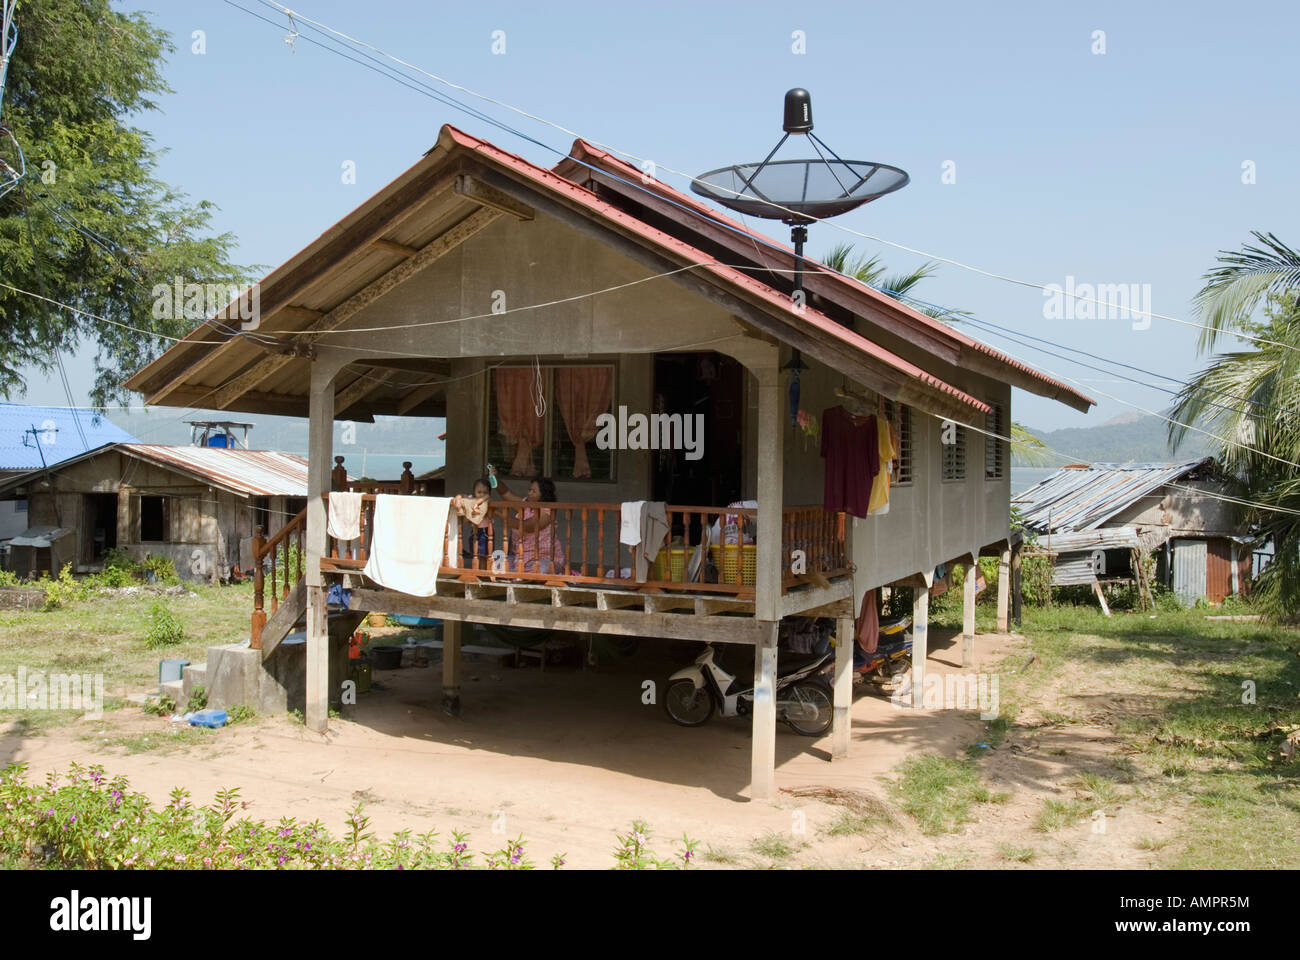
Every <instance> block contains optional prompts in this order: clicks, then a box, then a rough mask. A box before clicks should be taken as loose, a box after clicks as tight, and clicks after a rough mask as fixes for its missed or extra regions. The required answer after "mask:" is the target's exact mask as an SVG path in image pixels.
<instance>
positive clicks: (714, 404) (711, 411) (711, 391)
mask: <svg viewBox="0 0 1300 960" xmlns="http://www.w3.org/2000/svg"><path fill="white" fill-rule="evenodd" d="M744 382H745V371H744V368H743V367H742V366H741V365H740V364H739V363H737V362H736V361H735V360H733V359H731V358H730V357H725V356H723V355H721V354H718V353H713V352H708V353H673V354H661V355H659V356H656V357H655V381H654V411H653V412H655V413H667V414H670V415H671V414H681V415H682V416H683V418H685V417H686V416H694V415H696V414H701V415H703V418H704V435H703V443H702V445H701V447H700V448H699V450H698V453H699V457H698V459H688V452H687V451H685V450H660V451H658V452H657V453H656V454H655V456H654V460H653V466H652V468H651V470H652V477H651V485H650V486H651V498H652V499H654V500H662V501H665V502H667V503H680V504H690V505H701V506H725V505H727V504H729V503H732V502H734V501H736V500H739V499H740V492H741V484H742V482H743V478H744V456H743V452H744V451H743V445H744V406H745V404H744ZM696 422H698V421H696ZM693 455H694V454H692V456H693Z"/></svg>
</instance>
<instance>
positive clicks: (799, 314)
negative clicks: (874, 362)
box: [442, 124, 991, 413]
mask: <svg viewBox="0 0 1300 960" xmlns="http://www.w3.org/2000/svg"><path fill="white" fill-rule="evenodd" d="M442 132H443V134H444V135H447V136H449V137H451V139H452V140H453V141H454V142H455V143H457V144H459V145H460V146H462V147H465V148H467V149H470V150H473V151H475V152H476V153H478V154H479V155H480V156H483V157H486V158H489V159H491V160H493V161H494V162H496V163H497V164H499V165H501V166H503V167H506V168H508V169H510V170H513V171H515V172H516V173H519V174H522V175H523V176H525V177H527V178H528V179H530V180H532V181H534V182H535V183H537V184H538V185H539V186H541V187H544V188H545V189H547V190H548V191H550V192H551V193H558V194H562V195H564V196H567V197H569V198H570V199H573V200H576V201H577V202H579V203H580V204H582V205H583V206H584V207H585V208H587V209H588V210H590V211H591V212H593V213H595V214H598V215H599V216H601V217H603V218H604V219H606V220H610V221H612V222H614V223H617V224H619V225H620V226H621V227H624V228H625V229H628V230H630V231H631V232H633V233H635V234H637V235H639V236H641V237H643V238H645V239H647V240H650V241H651V242H653V243H654V244H656V245H657V246H659V247H661V248H663V249H666V250H669V251H671V252H673V253H675V254H677V255H679V256H681V257H685V258H687V260H688V261H689V262H693V263H699V264H702V266H701V267H700V269H701V270H705V271H707V272H709V273H712V274H714V275H715V276H717V277H719V278H721V279H723V280H725V281H727V282H728V283H729V284H731V285H733V286H736V287H739V288H742V289H744V290H747V291H749V292H750V293H752V294H754V295H756V296H758V297H760V298H761V299H763V300H764V301H766V302H767V303H769V304H771V305H772V306H774V307H776V308H778V309H780V310H781V311H782V312H784V313H785V314H786V315H787V316H789V317H791V318H793V319H794V320H795V321H797V322H799V323H804V324H807V325H809V326H811V327H815V328H817V329H818V330H821V331H822V332H824V333H827V334H829V335H830V336H832V337H834V338H835V339H837V340H840V341H842V342H843V343H845V344H847V345H848V346H850V347H853V348H854V349H856V350H859V351H861V352H862V353H865V354H868V355H869V356H872V357H875V358H876V359H878V360H880V361H882V362H884V363H886V364H888V365H889V366H891V367H893V368H894V369H895V370H897V371H899V372H900V373H902V374H904V375H905V376H907V377H910V378H912V379H914V380H917V381H919V382H921V383H924V384H926V385H928V386H930V387H932V388H934V389H937V390H940V391H942V392H943V393H947V394H949V395H950V396H952V397H955V398H957V399H958V400H960V401H961V402H963V403H965V404H967V405H969V406H971V407H973V408H974V409H976V410H978V411H980V412H981V413H988V412H989V410H990V409H991V408H990V407H989V405H988V404H986V403H984V401H982V400H978V399H976V398H975V397H972V396H971V395H970V394H968V393H966V392H965V391H963V390H959V389H958V388H956V387H954V386H953V385H952V384H950V383H947V382H945V381H943V380H941V379H939V378H938V377H936V376H934V375H933V374H931V373H929V372H927V371H925V370H923V369H921V368H920V367H918V366H917V365H916V364H914V363H910V362H909V361H907V360H904V359H903V358H902V357H900V356H898V355H897V354H895V353H893V352H891V351H889V350H886V349H885V348H884V347H882V346H880V345H879V344H877V343H874V342H873V341H871V340H868V339H867V338H866V337H863V336H861V335H860V334H857V333H855V332H854V331H852V330H850V329H848V328H847V327H845V326H844V325H842V324H839V323H836V322H835V321H834V320H832V319H831V318H830V317H828V316H826V315H825V314H824V313H821V312H820V311H818V310H814V309H812V308H811V307H805V308H804V309H803V310H802V311H796V310H795V309H794V307H793V306H792V304H791V303H790V298H789V297H787V296H786V295H785V294H783V293H780V292H779V291H777V290H774V289H773V288H772V287H769V286H768V285H767V284H765V283H763V282H762V281H760V280H757V279H756V278H754V277H751V276H749V275H748V274H746V273H744V272H743V271H740V270H737V269H735V268H734V267H729V266H727V265H726V264H722V263H719V262H718V261H717V260H715V259H714V258H713V257H710V256H708V255H707V254H705V253H704V252H703V251H701V250H699V249H697V248H696V247H694V246H692V245H691V244H689V243H687V242H686V241H684V240H680V239H678V238H677V237H674V236H673V235H672V234H669V233H665V232H663V231H662V230H658V229H656V228H655V227H652V226H650V225H648V224H646V223H644V222H643V221H641V220H639V219H637V218H636V217H634V216H632V215H631V214H628V213H626V212H624V211H623V210H620V209H619V208H618V207H616V206H614V205H613V204H611V203H609V202H608V201H605V200H602V199H600V197H598V196H597V195H596V194H595V193H594V192H593V191H591V190H588V189H587V188H586V187H581V186H579V185H578V184H576V183H574V182H573V181H572V180H567V179H565V178H564V177H562V176H560V175H559V174H558V173H555V172H554V171H552V170H547V169H546V168H544V167H539V166H537V165H536V164H534V163H532V162H530V161H528V160H525V159H524V158H523V157H521V156H518V155H517V154H513V153H508V152H507V151H505V150H502V149H501V148H500V147H498V146H496V145H495V144H492V143H489V142H488V141H486V140H483V139H480V138H478V137H474V136H471V135H470V134H468V133H465V132H464V131H462V130H458V129H456V128H455V127H453V126H451V125H450V124H448V125H445V126H444V127H443V128H442ZM637 175H638V176H639V175H640V174H639V172H638V174H637ZM706 209H707V208H706ZM889 302H890V304H891V305H892V306H893V307H894V308H897V307H898V306H899V305H898V303H897V301H894V300H890V301H889Z"/></svg>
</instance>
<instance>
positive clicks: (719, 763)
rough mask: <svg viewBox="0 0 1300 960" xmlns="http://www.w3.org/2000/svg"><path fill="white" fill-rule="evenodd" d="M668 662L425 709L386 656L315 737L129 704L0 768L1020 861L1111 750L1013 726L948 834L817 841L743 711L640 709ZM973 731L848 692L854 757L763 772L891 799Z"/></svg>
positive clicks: (553, 680) (998, 647)
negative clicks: (346, 712) (898, 779)
mask: <svg viewBox="0 0 1300 960" xmlns="http://www.w3.org/2000/svg"><path fill="white" fill-rule="evenodd" d="M1022 642H1023V641H1020V640H1018V639H1016V638H1012V637H1005V636H988V637H981V638H980V640H979V658H978V659H979V661H980V662H981V663H993V662H995V661H996V660H998V659H1000V658H1001V656H1002V655H1003V654H1005V653H1007V652H1008V651H1012V650H1014V649H1016V648H1017V646H1018V645H1019V644H1020V643H1022ZM958 652H959V647H958V645H957V643H956V642H955V641H954V639H953V638H951V637H946V638H945V637H943V636H940V637H936V638H935V649H933V650H932V651H931V656H930V661H929V666H928V670H929V671H930V672H931V673H947V672H959V669H960V668H959V666H958V661H959V657H958ZM671 666H672V664H671V663H670V661H668V660H667V659H666V657H663V656H662V651H659V652H656V651H655V650H654V649H653V648H650V647H649V646H648V645H645V646H643V648H642V652H641V654H640V655H638V656H637V657H636V658H634V659H632V660H629V661H620V662H618V663H615V664H611V665H609V666H605V665H602V667H601V668H600V670H598V671H591V672H586V671H578V670H575V669H572V668H558V669H557V668H552V669H548V670H546V671H545V672H540V671H538V670H537V669H536V668H535V667H534V668H528V669H518V670H516V669H510V668H504V669H503V668H498V667H495V666H490V665H487V664H476V663H469V664H468V665H467V680H466V683H465V688H464V716H463V717H462V718H460V719H450V718H447V717H445V716H443V715H442V714H441V713H440V712H438V711H437V710H436V709H435V708H434V705H435V704H436V703H437V702H438V688H439V679H440V671H439V670H438V669H437V667H436V665H435V666H434V667H433V668H432V669H416V668H407V669H403V670H398V671H385V672H381V673H378V674H377V680H378V687H379V688H381V689H376V690H374V691H373V692H372V693H370V694H367V695H365V696H363V697H362V698H361V701H360V704H359V706H358V707H357V710H356V714H355V718H354V719H352V720H333V721H331V724H330V728H331V729H330V732H329V734H328V735H327V736H326V737H325V738H323V739H322V738H319V737H316V736H315V735H313V734H310V733H308V732H307V731H306V730H305V729H304V728H303V727H302V726H301V725H299V724H297V723H295V722H294V721H293V720H291V719H289V718H287V717H278V718H263V719H259V720H255V721H252V722H247V723H243V724H240V725H237V726H234V727H231V728H228V729H224V730H220V731H216V732H214V733H213V734H212V735H211V737H210V738H205V740H204V741H203V742H201V743H199V744H197V745H190V746H184V747H180V748H177V749H172V750H168V751H166V752H163V751H161V750H157V749H155V750H149V751H146V752H139V753H128V752H126V751H125V749H124V747H123V746H120V745H118V744H119V743H120V742H121V741H123V740H128V742H129V739H130V738H132V737H139V736H140V735H141V734H145V733H153V734H154V735H155V736H157V735H158V734H160V733H161V734H164V735H165V734H167V733H169V732H171V731H173V730H175V725H173V724H170V723H169V721H167V720H165V719H162V718H154V717H149V716H147V715H145V714H143V713H142V712H140V711H138V710H136V709H134V708H130V709H126V710H121V711H115V712H112V713H108V714H105V715H104V719H103V721H101V722H99V723H93V722H91V721H80V722H77V723H72V724H68V725H66V726H62V727H56V728H54V729H52V730H50V731H49V732H48V733H47V734H46V735H43V736H38V737H29V738H26V739H23V738H20V737H18V736H17V735H16V734H15V733H14V732H13V731H12V729H11V730H10V731H9V732H8V733H6V732H5V731H3V730H0V762H4V761H5V760H8V759H14V760H23V761H26V762H27V763H29V764H30V765H31V768H32V772H33V774H34V775H36V776H39V777H43V776H44V774H45V772H46V771H48V770H63V769H66V768H67V766H68V764H69V763H70V762H72V761H77V762H80V763H83V764H85V763H101V764H103V765H104V766H105V767H106V768H107V769H108V770H109V771H110V772H111V773H119V772H120V773H123V774H125V775H127V776H128V777H129V778H130V780H131V783H132V786H133V787H134V788H135V789H138V790H142V791H143V792H145V793H147V794H148V795H149V796H151V797H152V798H153V799H154V800H155V801H160V800H163V799H165V798H166V796H167V794H168V792H169V791H170V790H171V789H172V788H173V787H174V786H177V785H182V786H184V787H186V788H187V789H188V790H189V791H190V792H191V794H192V796H193V798H194V799H195V801H196V802H199V803H202V802H207V801H209V800H210V799H211V797H212V795H213V794H214V793H215V792H216V790H218V789H220V788H222V787H227V786H238V787H239V788H240V789H241V792H242V797H243V799H244V800H245V801H247V803H248V809H247V813H248V815H250V816H253V817H260V818H264V819H267V820H275V819H278V818H279V817H281V816H293V817H297V818H298V819H299V820H312V819H320V820H321V821H323V822H324V823H325V824H326V826H327V827H328V828H330V829H331V830H332V831H336V832H337V831H338V830H339V829H340V828H341V825H342V823H343V820H344V815H345V812H346V811H347V810H348V809H349V808H350V807H351V806H352V805H353V804H354V803H355V802H356V801H357V800H358V799H362V800H364V801H365V803H366V812H367V813H368V814H369V816H370V817H371V818H372V828H373V829H374V830H376V831H377V832H378V833H379V834H380V835H388V834H391V833H392V832H394V831H396V830H399V829H403V828H409V829H411V830H412V831H414V832H420V831H423V830H427V829H430V828H436V829H437V830H439V831H440V833H441V835H442V836H443V837H447V836H449V835H450V831H451V830H453V829H463V830H467V831H469V832H470V834H471V847H472V848H473V849H475V850H477V851H490V850H494V849H496V848H497V847H498V846H499V845H501V844H502V843H504V841H505V839H506V836H505V835H506V834H508V835H509V836H511V837H513V836H515V835H517V834H521V833H522V834H523V836H524V837H525V839H526V840H527V841H528V852H529V854H530V856H531V857H532V858H533V859H534V861H535V862H536V863H538V864H545V863H546V862H547V861H548V860H549V858H550V856H551V855H552V854H554V853H563V854H565V855H566V857H567V862H568V864H569V865H570V866H580V867H608V866H610V865H611V864H612V862H613V861H612V856H611V853H612V850H613V848H614V845H615V833H616V832H617V831H626V829H627V828H628V827H629V826H630V824H631V822H632V821H633V820H634V819H641V820H644V821H646V822H647V823H648V824H649V825H650V827H651V829H652V831H653V834H654V836H655V837H657V838H658V842H657V843H656V844H655V845H654V846H655V849H656V851H657V852H658V853H660V854H661V855H663V854H667V853H669V852H671V850H672V848H673V844H672V842H671V841H672V839H673V838H678V837H680V836H681V835H682V834H683V833H686V834H688V835H689V836H690V837H692V838H693V839H697V840H699V841H701V844H700V849H701V852H702V853H704V852H706V851H708V852H710V854H711V855H710V856H707V857H704V858H703V860H702V865H704V866H726V865H735V864H741V865H782V866H785V865H795V864H806V865H824V866H835V867H840V866H842V867H870V866H878V867H879V866H895V865H897V866H920V865H933V864H936V863H937V864H939V865H943V864H944V863H949V864H951V865H985V866H1007V865H1018V864H1017V862H1016V861H1010V862H1009V861H1008V860H1007V858H1006V856H1005V855H1004V853H1002V852H1000V851H1001V850H1002V849H1003V848H1004V847H1005V846H1006V845H1008V844H1014V845H1017V846H1027V845H1028V844H1027V843H1026V839H1025V838H1026V834H1027V833H1030V832H1032V820H1033V818H1034V817H1036V816H1037V813H1038V811H1039V809H1040V808H1041V806H1042V800H1043V798H1044V797H1050V796H1053V795H1056V794H1058V793H1060V792H1061V791H1062V790H1063V789H1065V788H1064V787H1063V786H1062V784H1063V783H1065V782H1067V781H1068V780H1069V779H1070V778H1071V777H1072V776H1074V775H1075V774H1077V773H1078V771H1079V770H1080V769H1085V768H1088V767H1089V766H1099V765H1100V766H1104V765H1106V764H1107V763H1110V762H1111V761H1110V759H1109V758H1111V757H1112V755H1114V754H1115V753H1116V751H1117V749H1118V747H1117V744H1116V742H1115V741H1114V738H1113V736H1112V734H1111V732H1110V730H1109V729H1108V728H1103V727H1097V728H1087V727H1075V726H1072V727H1070V728H1069V729H1068V731H1065V730H1055V729H1053V728H1052V727H1050V726H1044V727H1037V728H1033V727H1031V728H1026V729H1023V730H1016V731H1014V732H1013V733H1012V735H1011V736H1009V737H1008V739H1007V740H1006V741H1005V743H1004V744H1003V745H1002V746H1001V747H999V748H998V749H997V750H994V751H992V752H991V755H990V756H989V757H987V758H986V759H985V760H983V761H982V762H981V764H980V766H981V768H982V770H983V772H984V773H985V774H986V776H987V778H988V779H989V780H990V781H991V785H992V786H993V787H994V788H996V789H998V790H1005V791H1008V792H1009V793H1010V794H1011V798H1010V800H1009V802H1007V803H1003V804H979V805H977V810H975V811H974V813H975V816H976V819H975V820H974V822H972V823H970V824H968V825H966V826H965V827H964V828H963V829H962V831H961V832H959V833H957V834H950V835H946V836H943V837H936V838H931V837H925V836H922V835H921V834H920V832H919V831H918V830H917V828H916V826H915V824H914V823H913V822H912V821H910V819H909V818H907V817H906V816H905V815H903V814H898V815H897V816H896V822H895V823H894V824H893V825H878V826H875V827H873V828H871V829H869V830H863V831H862V832H858V833H851V834H847V835H838V836H837V835H830V834H829V833H828V830H829V828H830V827H831V825H832V824H834V823H835V822H836V821H837V819H838V818H840V817H841V816H842V814H843V812H844V808H843V807H842V806H838V805H835V804H832V803H827V802H824V801H822V800H819V799H816V798H808V797H796V796H791V795H789V794H782V796H781V797H780V799H778V800H777V801H775V802H772V803H754V802H751V801H750V800H749V799H748V796H747V791H748V781H749V762H750V736H749V723H748V721H746V720H719V719H717V718H715V720H714V721H713V722H712V723H710V724H708V725H707V726H705V727H702V728H696V729H686V728H682V727H677V726H675V725H673V724H671V723H669V722H668V721H667V720H666V718H665V717H664V715H663V711H662V708H661V707H658V706H652V705H644V704H642V702H641V693H642V686H641V685H642V682H643V680H645V679H657V680H661V679H662V677H664V676H666V674H667V671H668V670H669V669H670V668H671ZM976 666H978V664H977V665H976ZM1031 722H1033V721H1032V718H1031ZM984 730H985V725H984V724H983V723H982V722H981V721H980V720H979V719H978V717H977V716H976V715H975V714H973V713H968V712H961V713H959V712H957V711H953V710H918V711H912V710H908V709H900V708H898V707H896V706H895V705H893V704H891V703H890V702H889V701H888V700H887V699H884V698H882V697H880V696H877V695H873V694H870V693H860V694H859V695H858V696H857V698H856V700H855V704H854V708H853V746H852V750H851V756H850V758H849V759H848V760H844V761H836V762H834V763H832V762H830V760H829V757H830V754H829V747H830V743H829V738H828V737H827V738H823V739H821V740H816V741H813V740H808V739H805V738H803V737H799V736H797V735H795V734H793V733H792V732H791V731H790V730H789V729H788V728H786V727H784V726H781V727H780V728H779V729H778V734H777V764H778V766H777V784H778V786H779V787H781V788H786V789H790V788H804V787H809V786H814V785H818V786H823V787H830V788H839V789H847V790H852V791H861V792H863V793H865V794H868V795H870V796H873V797H875V798H878V799H880V800H882V801H885V802H889V800H888V798H889V793H888V788H887V783H886V781H887V779H888V778H889V777H890V776H891V775H892V774H893V771H895V768H896V767H897V766H898V765H899V764H900V763H902V762H903V760H904V759H906V758H907V757H908V756H910V755H915V754H921V753H938V754H940V755H942V756H945V757H957V756H962V755H964V754H963V751H964V750H965V748H966V747H967V746H968V745H969V744H971V743H973V742H976V741H978V740H980V739H981V738H982V737H983V736H984ZM92 731H93V732H94V737H93V738H91V734H92ZM1148 819H1149V818H1145V817H1144V815H1143V814H1142V813H1141V812H1140V811H1139V810H1138V809H1137V807H1136V805H1135V804H1126V805H1125V806H1124V808H1123V809H1120V810H1117V811H1115V819H1114V820H1113V821H1110V820H1108V821H1107V831H1106V833H1104V834H1096V833H1093V832H1091V828H1090V824H1089V823H1087V822H1085V823H1082V824H1078V825H1076V826H1074V827H1072V828H1070V829H1069V830H1068V831H1061V833H1060V835H1059V837H1056V838H1052V839H1048V840H1044V841H1042V842H1041V843H1038V844H1037V847H1038V848H1039V850H1040V852H1039V853H1037V854H1036V855H1035V857H1034V859H1033V860H1032V861H1031V862H1030V864H1029V865H1031V866H1057V865H1075V866H1135V867H1136V866H1142V865H1145V864H1144V862H1143V858H1142V857H1140V856H1138V855H1136V853H1135V852H1134V847H1133V842H1134V840H1135V838H1136V837H1137V836H1138V835H1147V834H1150V833H1152V832H1153V827H1155V826H1158V824H1153V823H1151V822H1148Z"/></svg>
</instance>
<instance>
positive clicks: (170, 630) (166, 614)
mask: <svg viewBox="0 0 1300 960" xmlns="http://www.w3.org/2000/svg"><path fill="white" fill-rule="evenodd" d="M184 639H185V627H184V625H183V624H182V623H181V622H180V620H178V619H177V618H176V615H175V614H174V613H172V612H171V611H170V610H168V609H167V605H166V604H165V603H163V601H162V600H161V599H159V600H155V601H154V602H153V606H151V607H150V608H149V633H148V635H147V636H146V637H145V643H146V644H147V645H148V646H150V647H154V648H156V647H174V646H176V645H177V644H178V643H180V642H181V641H182V640H184Z"/></svg>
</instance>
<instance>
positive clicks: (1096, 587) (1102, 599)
mask: <svg viewBox="0 0 1300 960" xmlns="http://www.w3.org/2000/svg"><path fill="white" fill-rule="evenodd" d="M1092 592H1093V593H1095V594H1096V595H1097V602H1098V603H1099V604H1101V612H1102V613H1104V614H1105V615H1106V616H1108V617H1109V616H1110V607H1108V606H1107V605H1106V595H1105V594H1104V593H1102V592H1101V584H1100V583H1098V582H1097V580H1096V579H1095V578H1094V579H1093V581H1092Z"/></svg>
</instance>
